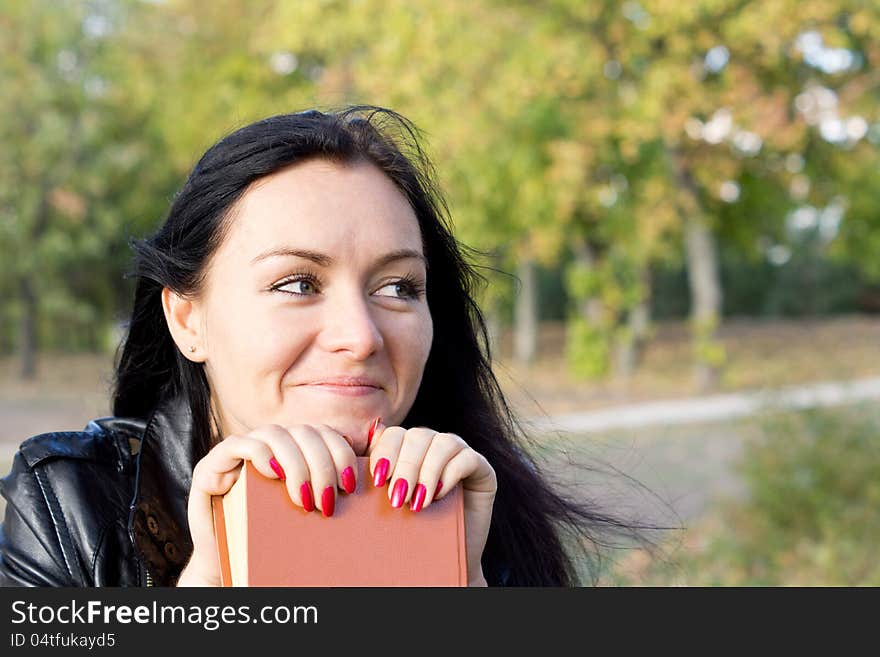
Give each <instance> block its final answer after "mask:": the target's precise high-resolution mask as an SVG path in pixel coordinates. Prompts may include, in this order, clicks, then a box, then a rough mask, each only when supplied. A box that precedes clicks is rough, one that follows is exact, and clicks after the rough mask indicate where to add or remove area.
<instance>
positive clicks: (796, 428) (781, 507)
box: [639, 407, 880, 586]
mask: <svg viewBox="0 0 880 657" xmlns="http://www.w3.org/2000/svg"><path fill="white" fill-rule="evenodd" d="M739 472H740V474H741V476H742V477H743V479H744V482H745V485H746V491H747V497H746V499H745V500H743V501H730V502H728V503H727V504H726V505H724V506H723V507H722V510H721V512H720V514H719V516H718V517H715V518H711V519H709V520H707V521H705V522H703V523H702V524H700V525H698V526H697V527H695V528H693V529H691V530H690V531H691V534H693V536H692V537H691V538H690V539H686V541H685V544H686V545H689V546H690V548H691V549H690V550H689V551H684V550H681V551H679V553H678V554H677V555H675V556H673V557H672V558H671V559H667V560H664V561H658V562H656V563H654V564H653V565H652V566H651V567H650V568H649V569H648V571H647V572H646V574H645V576H644V577H641V578H639V583H651V584H659V585H663V584H670V583H679V584H682V583H683V584H688V585H709V586H711V585H734V586H743V585H744V586H877V585H880V562H878V560H877V555H876V545H877V543H878V541H880V413H878V411H877V409H875V408H871V407H863V408H858V407H853V408H850V407H844V408H838V409H834V410H814V411H808V412H801V413H786V414H783V415H777V416H768V417H767V418H766V419H765V421H764V423H763V426H762V432H761V435H760V437H759V438H758V439H757V440H754V441H753V442H750V443H749V444H748V445H747V447H746V449H745V452H744V454H743V456H742V459H741V462H740V465H739Z"/></svg>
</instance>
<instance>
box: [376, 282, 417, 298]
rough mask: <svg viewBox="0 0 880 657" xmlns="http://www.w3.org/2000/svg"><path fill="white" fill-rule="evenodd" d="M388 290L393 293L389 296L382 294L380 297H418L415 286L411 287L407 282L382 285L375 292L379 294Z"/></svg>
mask: <svg viewBox="0 0 880 657" xmlns="http://www.w3.org/2000/svg"><path fill="white" fill-rule="evenodd" d="M388 288H392V289H393V290H394V293H393V294H391V295H387V294H383V295H381V296H394V297H397V298H399V299H412V298H415V297H417V296H419V293H418V290H417V289H415V286H413V285H412V284H411V283H408V282H407V281H397V282H395V283H388V284H387V285H383V286H382V287H380V288H379V290H377V291H379V292H381V291H382V290H385V289H388Z"/></svg>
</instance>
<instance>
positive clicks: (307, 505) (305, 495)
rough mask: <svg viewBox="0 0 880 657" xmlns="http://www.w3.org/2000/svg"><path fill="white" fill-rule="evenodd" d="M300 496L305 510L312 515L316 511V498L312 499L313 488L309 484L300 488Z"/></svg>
mask: <svg viewBox="0 0 880 657" xmlns="http://www.w3.org/2000/svg"><path fill="white" fill-rule="evenodd" d="M299 496H300V497H301V498H302V503H303V510H304V511H308V512H309V513H311V512H312V511H314V510H315V498H314V497H312V487H311V486H309V482H306V483H304V484H303V485H302V486H300V487H299Z"/></svg>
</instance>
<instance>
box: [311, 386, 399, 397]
mask: <svg viewBox="0 0 880 657" xmlns="http://www.w3.org/2000/svg"><path fill="white" fill-rule="evenodd" d="M306 387H307V388H312V389H314V390H321V391H323V392H329V393H333V394H337V395H344V396H346V397H363V396H366V395H371V394H373V393H374V392H381V391H382V389H381V388H375V387H373V386H344V385H334V384H332V383H310V384H308V385H307V386H306Z"/></svg>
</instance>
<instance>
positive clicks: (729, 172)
mask: <svg viewBox="0 0 880 657" xmlns="http://www.w3.org/2000/svg"><path fill="white" fill-rule="evenodd" d="M0 90H2V97H3V101H4V110H5V111H4V112H3V115H2V117H0V143H2V147H0V300H2V301H0V470H2V472H7V471H8V468H9V464H10V461H11V456H12V454H13V453H14V450H15V449H16V448H17V445H18V444H19V443H20V442H21V441H22V440H23V439H25V438H27V437H29V436H31V435H34V434H36V433H40V432H43V431H50V430H64V429H70V430H79V429H82V427H83V426H84V425H85V424H86V422H87V421H88V420H89V419H91V418H93V417H98V416H101V415H108V414H109V398H108V394H109V385H110V377H111V375H112V368H113V358H114V353H115V349H116V346H117V345H118V343H119V340H120V338H121V337H122V336H123V334H124V330H125V325H124V322H125V321H126V319H127V313H128V312H129V311H130V304H131V300H132V298H133V281H132V280H131V279H128V278H125V277H124V274H125V272H126V271H128V268H129V266H130V258H131V251H130V250H129V248H128V245H127V242H128V240H129V239H130V238H131V237H140V236H144V235H146V234H148V233H150V232H152V231H153V230H155V229H156V228H157V227H158V226H159V225H160V223H161V222H162V220H163V219H164V215H165V213H166V212H167V210H168V207H169V204H170V201H171V199H172V197H173V195H174V194H175V192H176V190H177V189H178V188H179V187H180V186H181V184H182V183H183V181H184V180H185V178H186V175H187V174H188V172H189V170H190V169H191V167H192V166H193V165H194V164H195V162H196V160H197V159H198V157H199V156H200V155H201V153H202V152H203V151H204V150H205V149H206V148H207V147H209V146H210V145H211V144H212V143H214V142H215V141H216V140H218V139H219V138H220V137H222V136H223V135H225V134H227V133H228V132H230V131H231V130H233V129H235V128H238V127H240V126H242V125H245V124H247V123H249V122H251V121H253V120H256V119H258V118H262V117H265V116H268V115H271V114H276V113H283V112H290V111H298V110H302V109H306V108H309V107H317V108H321V109H331V108H333V107H337V106H341V105H344V104H349V103H370V104H376V105H381V106H385V107H390V108H392V109H395V110H397V111H398V112H400V113H402V114H403V115H404V116H406V117H408V118H409V119H411V120H412V121H414V122H415V124H416V125H417V126H419V127H420V128H421V129H422V130H423V131H424V135H423V138H424V145H425V146H426V148H427V151H428V154H429V156H430V157H432V159H433V161H434V164H435V166H436V168H437V172H438V176H439V180H440V183H441V186H442V188H443V189H444V191H445V193H446V195H447V197H448V201H449V205H450V209H451V214H452V218H453V221H454V225H455V232H456V235H457V236H458V238H459V239H460V240H461V241H462V242H464V243H465V244H467V245H468V246H470V247H473V248H474V249H478V250H479V252H480V253H481V254H482V255H480V256H479V257H478V258H477V257H476V255H475V260H474V262H475V263H477V264H479V265H480V266H481V267H482V269H481V271H482V272H483V274H484V275H485V277H486V285H485V287H484V289H483V290H482V291H481V293H480V294H481V296H480V303H481V306H482V308H483V311H484V313H485V315H486V318H487V320H488V322H489V326H490V330H491V334H492V340H493V357H494V360H495V368H496V373H497V375H498V377H499V380H500V382H501V383H502V386H503V387H504V389H505V391H506V392H507V394H508V396H509V400H510V402H511V403H512V405H513V407H514V409H515V410H516V411H517V412H518V413H519V415H520V417H521V418H523V420H524V421H525V423H526V425H527V426H529V427H530V428H531V430H532V432H533V433H534V435H535V436H536V437H537V438H538V439H539V442H540V443H541V444H542V445H546V446H547V447H550V448H556V453H564V454H566V455H568V456H571V457H573V458H575V459H579V458H583V459H587V460H589V461H590V462H595V463H603V464H605V466H606V467H605V468H604V473H605V474H602V472H600V471H599V470H596V472H594V473H592V474H590V473H587V474H585V473H584V472H583V471H582V470H580V469H577V468H573V469H568V470H567V469H566V468H565V463H564V461H562V460H559V459H558V458H557V460H556V461H553V463H555V464H556V465H559V466H560V470H559V475H560V477H562V478H567V482H568V483H569V484H572V485H573V486H575V487H576V490H577V491H579V492H581V493H583V494H585V495H589V496H590V497H591V499H595V500H596V502H597V503H598V504H602V505H606V506H607V507H608V508H609V509H610V510H615V511H620V512H625V513H629V514H632V515H633V517H638V518H640V519H641V520H642V521H644V522H647V523H654V524H657V525H661V526H667V527H671V529H670V530H668V531H666V532H664V533H663V535H662V536H661V537H660V538H658V539H657V540H658V549H657V550H656V551H655V552H654V554H653V555H652V554H650V553H648V552H645V551H643V550H640V549H620V550H613V551H611V554H609V558H608V559H606V560H605V561H603V562H602V563H601V564H600V568H601V572H600V575H601V577H600V583H601V584H604V585H652V584H661V585H739V584H748V585H755V584H757V585H861V584H873V585H878V584H880V565H878V562H877V560H876V558H875V555H874V551H875V550H874V546H875V545H876V544H877V542H878V539H880V413H878V411H877V409H876V402H875V401H874V400H876V398H877V397H880V359H878V356H880V344H878V337H880V257H878V254H880V167H878V164H880V109H878V107H880V105H878V100H880V6H878V5H877V3H876V2H874V1H872V0H865V1H855V0H853V1H851V2H846V1H838V2H835V1H832V0H797V1H795V0H762V1H749V0H695V1H693V2H685V3H682V2H674V1H672V0H641V1H638V2H637V1H634V0H628V1H625V2H611V1H602V0H592V1H589V2H587V1H586V0H545V1H537V2H494V1H491V0H445V1H444V2H431V3H429V2H415V3H413V2H398V1H392V0H359V1H351V2H335V1H330V0H324V1H318V0H313V1H308V2H299V1H280V0H279V1H269V0H164V1H162V0H150V1H147V0H140V1H138V0H92V1H86V0H79V1H74V0H21V1H18V0H0ZM560 447H561V448H562V450H561V451H560V450H559V449H558V448H560ZM548 453H550V452H548ZM548 458H553V457H548ZM548 467H549V466H548ZM627 478H631V479H627ZM633 482H638V484H639V485H638V486H636V485H630V484H632V483H633ZM0 506H2V500H0Z"/></svg>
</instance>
